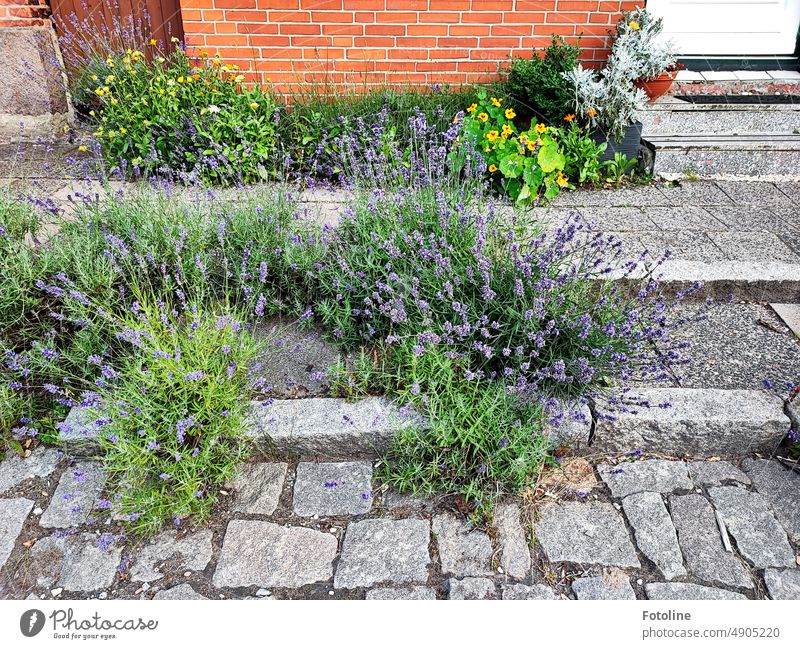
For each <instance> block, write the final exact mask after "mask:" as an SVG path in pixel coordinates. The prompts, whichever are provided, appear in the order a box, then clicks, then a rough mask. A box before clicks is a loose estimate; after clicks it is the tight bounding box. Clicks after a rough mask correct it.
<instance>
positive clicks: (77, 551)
mask: <svg viewBox="0 0 800 649" xmlns="http://www.w3.org/2000/svg"><path fill="white" fill-rule="evenodd" d="M121 558H122V549H121V548H120V547H117V546H116V545H111V546H110V547H107V548H104V547H103V545H102V544H101V542H100V538H99V537H97V536H95V535H94V534H90V533H88V532H87V533H82V534H74V535H70V536H60V537H58V536H47V537H45V538H43V539H40V540H38V541H37V542H36V543H35V544H34V546H33V548H31V551H30V554H29V555H28V558H27V565H26V572H27V573H28V574H31V575H34V576H35V581H36V585H37V586H39V587H41V588H51V587H53V586H58V587H60V588H63V589H64V590H66V591H68V592H86V591H95V590H100V589H106V588H110V587H111V585H112V584H113V583H114V578H115V576H116V574H117V568H118V567H119V564H120V559H121Z"/></svg>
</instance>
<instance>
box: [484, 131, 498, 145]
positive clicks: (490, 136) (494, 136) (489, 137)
mask: <svg viewBox="0 0 800 649" xmlns="http://www.w3.org/2000/svg"><path fill="white" fill-rule="evenodd" d="M498 135H500V134H499V133H498V132H497V131H489V132H488V133H487V134H486V139H487V140H489V142H494V141H495V140H496V139H497V136H498Z"/></svg>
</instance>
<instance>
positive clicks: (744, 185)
mask: <svg viewBox="0 0 800 649" xmlns="http://www.w3.org/2000/svg"><path fill="white" fill-rule="evenodd" d="M717 186H718V187H719V188H720V189H721V190H722V191H724V192H725V193H726V194H727V195H728V196H730V198H731V199H732V200H733V202H734V203H736V204H737V205H755V206H756V207H764V206H777V205H781V206H789V205H791V204H792V200H791V199H790V198H789V197H788V196H787V195H786V194H784V193H783V192H782V191H780V190H779V189H778V188H777V187H776V186H775V184H773V183H770V182H752V181H736V180H727V181H718V182H717Z"/></svg>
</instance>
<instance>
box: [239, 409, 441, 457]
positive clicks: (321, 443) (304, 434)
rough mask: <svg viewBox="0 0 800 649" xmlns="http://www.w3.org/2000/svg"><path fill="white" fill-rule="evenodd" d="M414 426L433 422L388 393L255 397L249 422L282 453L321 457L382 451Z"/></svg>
mask: <svg viewBox="0 0 800 649" xmlns="http://www.w3.org/2000/svg"><path fill="white" fill-rule="evenodd" d="M265 404H269V405H265ZM412 425H413V426H423V427H424V426H427V422H426V420H425V419H424V418H423V417H421V416H419V415H418V414H415V413H414V412H413V411H408V410H401V409H400V408H398V407H397V406H396V405H395V404H394V403H393V402H392V401H391V400H389V399H386V398H383V397H367V398H365V399H359V400H357V401H347V400H346V399H283V400H280V399H276V400H274V401H271V402H269V401H265V402H259V401H254V402H253V403H252V408H251V411H250V414H249V416H248V424H247V426H248V431H249V434H250V435H251V436H252V437H254V438H255V439H256V440H258V439H261V438H263V439H269V440H270V443H269V446H270V447H271V448H272V450H274V451H276V452H277V453H280V454H298V455H307V456H314V457H315V458H319V457H322V458H340V457H352V456H357V455H376V454H377V455H382V454H383V453H385V452H386V451H388V450H389V446H390V445H391V441H392V438H393V436H394V434H395V433H396V432H397V431H399V430H402V429H403V428H405V427H407V426H412Z"/></svg>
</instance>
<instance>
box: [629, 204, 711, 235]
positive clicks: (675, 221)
mask: <svg viewBox="0 0 800 649" xmlns="http://www.w3.org/2000/svg"><path fill="white" fill-rule="evenodd" d="M642 210H643V212H644V215H645V216H646V217H647V218H648V219H650V220H651V221H653V223H655V224H656V226H658V227H657V229H660V230H679V231H685V230H699V231H701V232H707V231H710V230H719V229H722V223H721V222H720V221H718V220H717V219H715V218H714V217H713V216H712V215H711V214H710V213H709V212H707V211H706V210H704V209H703V208H702V207H696V206H689V205H682V206H680V207H644V208H642Z"/></svg>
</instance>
